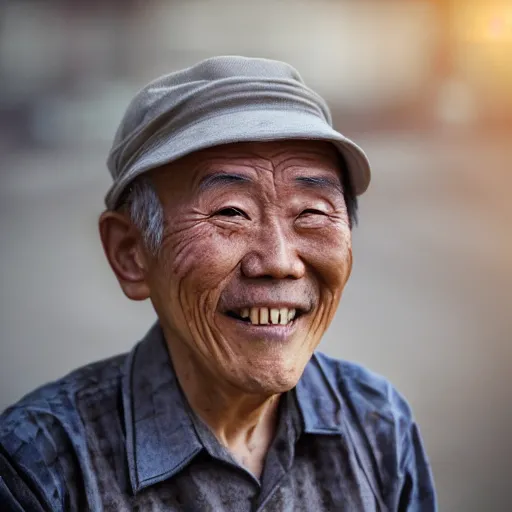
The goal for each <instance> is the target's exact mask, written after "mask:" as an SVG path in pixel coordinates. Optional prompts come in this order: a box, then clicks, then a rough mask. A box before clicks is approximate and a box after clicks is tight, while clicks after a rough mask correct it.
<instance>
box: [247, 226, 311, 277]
mask: <svg viewBox="0 0 512 512" xmlns="http://www.w3.org/2000/svg"><path fill="white" fill-rule="evenodd" d="M294 238H295V237H294V236H293V234H292V233H287V232H286V230H285V229H284V228H283V227H282V226H281V225H280V224H279V223H278V222H273V223H268V224H267V223H266V225H265V226H262V228H261V230H260V233H259V236H257V237H255V238H254V240H253V241H252V242H251V246H250V249H249V251H248V253H247V254H246V255H245V257H244V258H243V259H242V273H243V275H244V276H245V277H249V278H253V279H255V278H261V277H264V278H272V279H300V278H301V277H303V276H304V273H305V270H306V269H305V265H304V262H303V261H302V259H301V258H300V256H299V253H298V251H297V243H296V240H294Z"/></svg>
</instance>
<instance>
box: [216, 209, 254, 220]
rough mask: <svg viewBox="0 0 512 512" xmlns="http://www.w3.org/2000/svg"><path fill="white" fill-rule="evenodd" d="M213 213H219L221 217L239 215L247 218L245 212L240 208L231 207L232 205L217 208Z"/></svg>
mask: <svg viewBox="0 0 512 512" xmlns="http://www.w3.org/2000/svg"><path fill="white" fill-rule="evenodd" d="M215 215H220V216H222V217H239V216H242V217H245V218H246V219H247V218H248V217H247V214H246V213H244V212H243V211H242V210H239V209H238V208H233V207H229V208H223V209H222V210H219V211H218V212H215Z"/></svg>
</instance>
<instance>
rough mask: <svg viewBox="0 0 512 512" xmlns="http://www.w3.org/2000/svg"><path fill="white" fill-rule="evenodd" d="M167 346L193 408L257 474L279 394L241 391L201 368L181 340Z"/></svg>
mask: <svg viewBox="0 0 512 512" xmlns="http://www.w3.org/2000/svg"><path fill="white" fill-rule="evenodd" d="M167 339H169V338H167ZM168 347H169V351H170V354H171V358H172V361H173V365H174V370H175V373H176V376H177V379H178V382H179V384H180V386H181V388H182V390H183V392H184V394H185V397H186V399H187V401H188V403H189V404H190V406H191V407H192V410H193V411H194V412H195V413H196V414H197V415H198V416H199V417H200V418H201V419H202V420H203V421H204V422H205V423H206V424H207V425H208V427H209V428H210V429H211V430H212V432H213V433H214V435H215V437H216V438H217V439H218V440H219V442H220V443H222V444H223V445H224V446H225V447H226V448H228V450H229V451H230V452H231V454H232V455H233V456H234V457H235V459H236V460H237V461H238V462H239V463H240V464H241V465H243V466H245V467H246V468H247V469H249V470H250V471H251V472H252V473H253V474H254V475H255V476H257V477H259V475H260V474H261V470H262V468H263V463H264V460H265V456H266V453H267V451H268V448H269V446H270V444H271V442H272V440H273V438H274V434H275V430H276V426H277V420H278V418H277V416H278V406H279V397H280V395H270V396H264V395H255V394H248V393H244V392H243V390H240V389H238V388H236V387H235V386H233V385H231V384H230V383H228V382H221V381H220V379H218V378H215V377H214V376H213V375H212V374H211V373H209V372H208V369H205V368H203V367H200V365H199V364H198V363H197V362H196V360H195V359H194V357H193V356H192V355H191V354H190V353H189V351H188V350H187V348H186V347H184V346H183V345H182V344H181V343H179V342H178V343H168Z"/></svg>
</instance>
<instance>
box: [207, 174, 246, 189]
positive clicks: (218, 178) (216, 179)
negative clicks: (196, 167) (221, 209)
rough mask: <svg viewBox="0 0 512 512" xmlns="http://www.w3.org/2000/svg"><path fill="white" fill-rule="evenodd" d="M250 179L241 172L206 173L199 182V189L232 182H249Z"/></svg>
mask: <svg viewBox="0 0 512 512" xmlns="http://www.w3.org/2000/svg"><path fill="white" fill-rule="evenodd" d="M251 182H252V180H251V178H249V177H248V176H243V175H241V174H235V173H226V172H215V173H211V174H207V175H206V176H204V177H203V178H202V179H201V181H200V182H199V190H201V191H205V190H209V189H212V188H215V187H218V186H222V185H230V184H232V183H251Z"/></svg>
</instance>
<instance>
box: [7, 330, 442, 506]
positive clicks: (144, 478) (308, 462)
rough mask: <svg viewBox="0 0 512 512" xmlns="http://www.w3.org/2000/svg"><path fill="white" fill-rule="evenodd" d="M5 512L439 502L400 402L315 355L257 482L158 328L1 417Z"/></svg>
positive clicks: (284, 402) (360, 374)
mask: <svg viewBox="0 0 512 512" xmlns="http://www.w3.org/2000/svg"><path fill="white" fill-rule="evenodd" d="M0 475H1V478H0V504H1V506H0V510H2V511H18V512H19V511H41V510H52V511H66V512H69V511H86V510H91V511H94V512H100V511H114V510H115V511H124V510H141V511H151V510H155V511H156V510H159V511H164V510H176V511H178V510H180V511H198V512H203V511H215V512H218V511H263V510H265V511H280V512H281V511H290V512H291V511H293V512H296V511H315V512H321V511H334V510H336V511H349V512H354V511H377V510H380V511H386V510H388V511H409V512H413V511H421V512H430V511H434V510H436V504H435V495H434V488H433V482H432V475H431V471H430V467H429V464H428V462H427V459H426V456H425V452H424V449H423V447H422V443H421V439H420V435H419V432H418V428H417V426H416V424H415V423H414V421H413V419H412V416H411V411H410V409H409V407H408V405H407V404H406V402H405V401H404V399H403V398H402V397H401V396H400V395H399V394H398V393H397V392H396V390H395V389H394V388H393V387H392V386H391V385H390V384H389V383H388V382H387V381H386V380H384V379H383V378H381V377H378V376H376V375H374V374H373V373H370V372H369V371H367V370H365V369H364V368H361V367H360V366H357V365H355V364H351V363H347V362H343V361H337V360H334V359H331V358H329V357H327V356H325V355H322V354H320V353H316V354H315V355H314V356H313V357H312V359H311V361H310V362H309V363H308V365H307V366H306V369H305V372H304V374H303V376H302V378H301V379H300V381H299V383H298V384H297V386H296V387H295V388H294V389H293V390H291V391H290V392H288V393H285V394H284V395H283V396H282V397H281V400H280V404H279V419H278V426H277V432H276V435H275V438H274V440H273V443H272V445H271V447H270V449H269V451H268V454H267V457H266V460H265V465H264V468H263V473H262V475H261V478H260V479H257V478H255V477H254V476H253V475H252V474H251V473H250V472H248V471H247V470H246V469H244V468H243V467H241V466H240V465H239V464H238V463H237V462H236V461H235V460H234V459H233V457H232V456H231V454H230V453H229V451H228V450H227V449H226V448H225V447H223V446H222V445H221V444H220V443H219V442H218V441H217V439H216V438H215V436H214V435H213V433H212V432H211V431H210V429H209V428H208V427H207V425H205V424H204V423H203V422H202V421H201V420H200V419H199V418H198V417H197V416H196V415H195V414H194V412H193V411H192V410H191V408H190V407H189V405H188V403H187V401H186V399H185V397H184V395H183V394H182V391H181V389H180V387H179V384H178V382H177V379H176V376H175V373H174V370H173V367H172V361H171V360H170V357H169V353H168V350H167V348H166V345H165V340H164V338H163V334H162V330H161V328H160V327H159V326H158V325H156V326H154V327H153V328H152V329H151V330H150V332H149V333H148V335H147V336H146V337H145V338H144V339H143V340H142V341H141V342H140V343H139V344H138V345H136V347H135V348H134V349H133V350H132V352H131V353H130V354H128V355H122V356H118V357H114V358H112V359H108V360H106V361H102V362H99V363H95V364H91V365H88V366H85V367H84V368H81V369H79V370H77V371H75V372H73V373H71V374H69V375H68V376H67V377H64V378H63V379H61V380H58V381H56V382H54V383H52V384H49V385H46V386H44V387H42V388H40V389H39V390H37V391H35V392H33V393H31V394H29V395H27V396H26V397H25V398H23V399H22V400H21V401H20V402H18V403H17V404H16V405H14V406H12V407H10V408H9V409H7V410H6V411H5V412H4V413H3V414H2V415H1V416H0Z"/></svg>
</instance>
